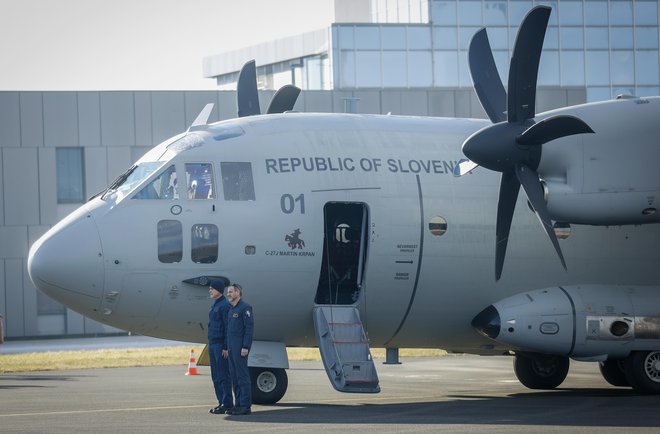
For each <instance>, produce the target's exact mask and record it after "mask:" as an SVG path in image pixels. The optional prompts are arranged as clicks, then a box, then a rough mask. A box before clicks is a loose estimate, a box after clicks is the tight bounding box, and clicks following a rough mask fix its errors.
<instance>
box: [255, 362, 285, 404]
mask: <svg viewBox="0 0 660 434" xmlns="http://www.w3.org/2000/svg"><path fill="white" fill-rule="evenodd" d="M250 379H251V380H252V402H253V403H254V404H275V403H276V402H277V401H279V400H280V399H282V397H283V396H284V394H285V393H286V388H287V386H288V385H289V380H288V377H287V375H286V371H285V370H284V369H281V368H250Z"/></svg>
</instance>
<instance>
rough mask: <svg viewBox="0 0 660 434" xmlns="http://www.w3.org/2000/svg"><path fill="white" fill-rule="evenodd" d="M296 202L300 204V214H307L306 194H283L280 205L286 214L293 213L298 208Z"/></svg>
mask: <svg viewBox="0 0 660 434" xmlns="http://www.w3.org/2000/svg"><path fill="white" fill-rule="evenodd" d="M296 203H297V204H298V209H299V210H300V214H305V195H304V194H299V195H298V196H297V197H295V198H294V197H293V195H292V194H283V195H282V197H281V198H280V207H281V208H282V212H283V213H284V214H291V213H292V212H294V211H295V210H296Z"/></svg>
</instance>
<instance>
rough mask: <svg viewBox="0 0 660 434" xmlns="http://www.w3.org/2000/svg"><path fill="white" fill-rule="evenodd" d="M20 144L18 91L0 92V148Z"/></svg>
mask: <svg viewBox="0 0 660 434" xmlns="http://www.w3.org/2000/svg"><path fill="white" fill-rule="evenodd" d="M20 145H21V112H20V104H19V94H18V92H0V148H5V147H10V146H20Z"/></svg>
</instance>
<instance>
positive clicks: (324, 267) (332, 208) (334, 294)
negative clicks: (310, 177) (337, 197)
mask: <svg viewBox="0 0 660 434" xmlns="http://www.w3.org/2000/svg"><path fill="white" fill-rule="evenodd" d="M323 215H324V240H323V260H322V264H321V273H320V275H319V283H318V287H317V290H316V297H315V299H314V301H315V303H316V304H330V305H351V304H355V303H356V302H357V301H358V300H359V298H360V293H361V290H362V282H363V277H364V269H365V265H366V255H367V245H368V243H367V223H368V214H367V206H366V205H365V204H364V203H349V202H329V203H327V204H325V206H324V208H323Z"/></svg>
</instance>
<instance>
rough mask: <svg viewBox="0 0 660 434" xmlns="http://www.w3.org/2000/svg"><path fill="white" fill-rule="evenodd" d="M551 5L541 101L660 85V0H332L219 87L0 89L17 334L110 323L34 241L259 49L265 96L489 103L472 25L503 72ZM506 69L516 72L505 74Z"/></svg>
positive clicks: (6, 260)
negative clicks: (30, 262)
mask: <svg viewBox="0 0 660 434" xmlns="http://www.w3.org/2000/svg"><path fill="white" fill-rule="evenodd" d="M537 3H543V4H550V5H552V6H553V13H552V16H551V19H550V27H549V29H548V32H547V35H546V42H545V45H544V54H543V57H542V61H541V72H540V76H539V86H540V88H539V91H538V97H537V110H538V111H544V110H548V109H551V108H556V107H561V106H565V105H571V104H579V103H583V102H586V101H588V100H589V101H594V100H600V99H607V98H610V97H612V96H614V95H617V94H619V93H628V94H637V95H649V94H660V78H659V72H658V71H659V67H658V62H659V60H658V53H659V50H658V46H659V40H658V38H659V37H658V22H659V20H658V13H659V10H658V9H659V8H658V2H656V1H641V0H637V1H617V0H610V1H581V0H578V1H570V0H562V1H561V2H556V1H549V2H532V1H520V0H508V1H507V0H501V1H491V0H484V1H481V0H477V1H472V0H468V1H463V0H462V1H460V2H457V1H455V0H449V1H437V0H374V1H368V0H336V1H335V5H336V11H335V21H336V22H335V23H334V24H332V25H331V26H330V27H329V28H327V29H322V30H319V31H317V32H312V33H309V34H304V35H300V36H295V37H291V38H286V39H283V40H276V41H270V42H265V43H264V44H260V45H258V46H254V47H248V48H245V49H241V50H236V51H233V52H230V53H223V54H219V55H216V56H212V57H208V58H205V59H204V61H203V62H204V71H205V75H207V76H209V77H214V78H215V79H216V81H217V83H218V91H154V92H131V91H126V92H0V182H1V183H2V186H1V188H0V314H2V315H4V317H5V334H6V335H7V337H8V338H24V337H34V336H46V335H49V336H71V335H94V334H104V333H114V332H118V330H116V329H113V328H110V327H107V326H103V325H101V324H99V323H96V322H94V321H90V320H88V319H85V318H83V317H82V316H81V315H79V314H77V313H75V312H72V311H70V310H68V309H66V308H64V307H63V306H61V305H59V304H57V303H56V302H54V301H52V300H50V299H49V298H48V297H46V296H44V295H43V294H41V293H40V292H38V291H37V290H36V289H35V288H34V286H33V285H32V283H31V281H30V279H29V277H28V275H27V253H28V250H29V246H30V245H31V244H32V242H34V241H35V240H36V239H37V238H38V237H39V236H40V235H41V234H43V233H44V232H45V231H47V230H48V228H50V227H51V226H53V225H54V224H55V223H56V222H57V221H59V220H60V219H61V218H63V217H64V216H66V215H67V214H68V213H69V212H71V211H72V210H74V209H75V208H77V207H78V206H80V205H81V204H82V203H84V202H85V200H86V198H87V197H90V196H92V195H93V194H95V193H96V192H98V191H100V190H102V189H103V188H105V187H106V186H107V185H108V184H109V183H110V182H111V181H112V180H113V179H114V178H116V177H117V176H118V175H119V174H121V173H123V172H124V171H125V170H126V168H128V167H129V166H130V164H131V163H132V162H134V161H135V160H137V159H138V158H139V157H140V156H141V155H142V154H144V153H145V152H146V151H147V150H148V149H150V148H151V147H152V146H154V145H156V144H158V143H159V142H161V141H162V140H165V139H166V138H168V137H171V136H173V135H175V134H178V133H180V132H182V131H184V130H185V129H186V128H187V127H188V126H189V125H190V123H191V122H192V121H193V120H194V118H195V117H196V115H197V114H198V113H199V111H200V110H201V109H202V107H204V105H205V104H206V103H208V102H214V103H216V106H215V108H214V111H213V113H212V115H211V119H210V120H211V121H216V120H221V119H228V118H232V117H235V116H236V102H235V101H236V93H235V91H233V90H225V89H231V88H233V87H235V81H236V78H237V76H238V70H239V69H240V67H241V66H242V65H243V63H244V62H245V61H247V60H249V59H252V58H255V59H256V60H257V65H258V66H259V69H258V74H259V86H260V88H261V89H262V90H261V91H260V94H259V97H260V100H261V101H260V102H261V106H262V107H266V106H267V104H268V102H269V100H270V98H271V97H272V94H273V93H274V89H276V88H279V87H280V86H282V85H283V84H287V83H291V82H294V81H295V84H296V85H298V86H300V87H302V88H303V92H302V93H301V95H300V97H299V99H298V102H297V103H296V106H295V110H298V111H306V112H345V111H350V112H358V113H381V114H385V113H392V114H402V115H422V116H448V117H481V118H485V117H486V116H485V113H484V111H483V109H482V108H481V106H480V105H479V102H478V100H477V98H476V95H475V93H474V91H473V90H472V89H471V83H470V78H469V74H468V70H467V61H466V59H467V46H468V43H469V40H470V37H471V36H472V34H474V32H475V31H476V30H477V29H478V28H480V27H481V26H483V25H486V26H488V29H489V30H488V31H489V36H490V39H491V44H492V46H493V49H494V51H495V59H496V62H497V65H498V69H499V70H500V74H501V75H502V77H506V76H507V73H508V57H509V55H510V50H511V48H512V46H513V41H514V38H515V32H516V30H517V27H516V26H517V25H518V24H519V22H520V20H521V19H522V17H523V15H524V14H525V12H526V11H527V10H529V9H530V8H531V7H532V5H533V4H537ZM505 83H506V80H505Z"/></svg>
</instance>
